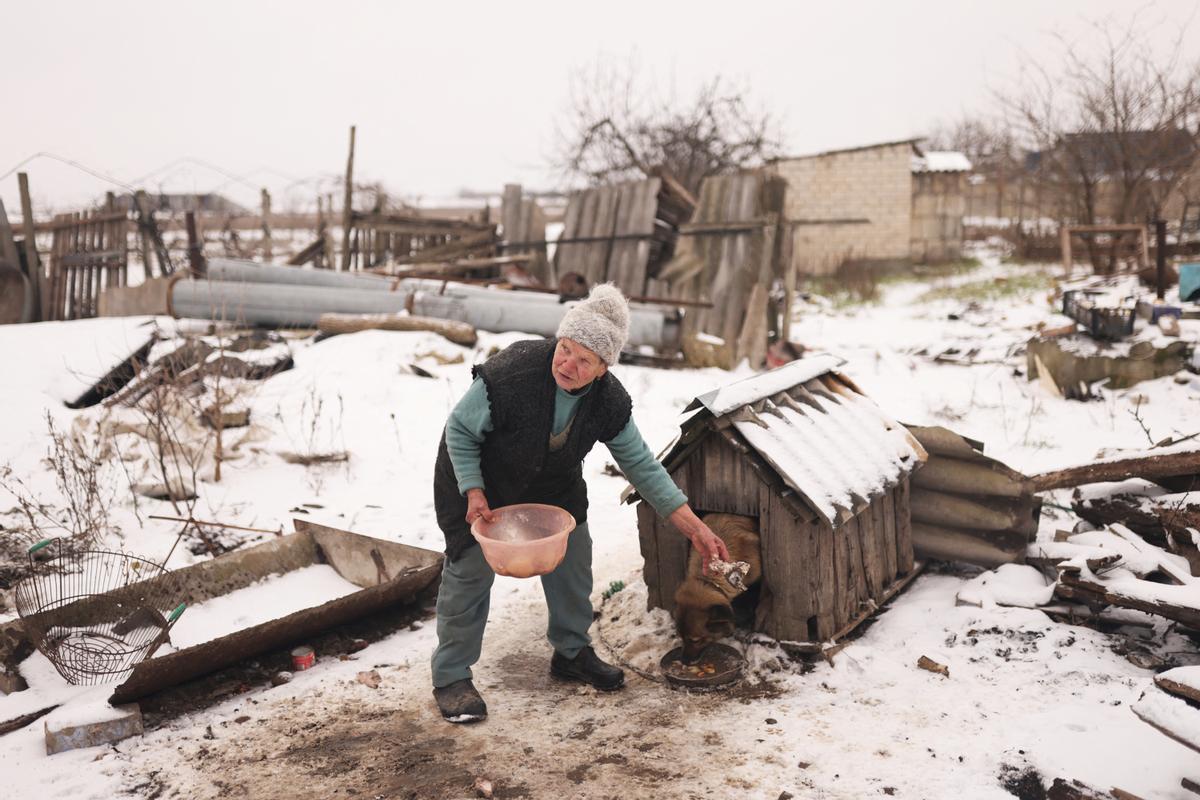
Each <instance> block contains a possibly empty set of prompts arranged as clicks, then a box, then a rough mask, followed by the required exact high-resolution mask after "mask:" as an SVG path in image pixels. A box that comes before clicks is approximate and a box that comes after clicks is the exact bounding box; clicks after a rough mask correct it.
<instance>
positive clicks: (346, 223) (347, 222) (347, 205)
mask: <svg viewBox="0 0 1200 800" xmlns="http://www.w3.org/2000/svg"><path fill="white" fill-rule="evenodd" d="M353 222H354V126H353V125H351V126H350V154H349V155H348V156H347V157H346V189H345V193H344V194H343V195H342V262H341V267H340V269H341V270H342V271H343V272H345V271H347V270H349V269H350V229H351V228H352V227H353Z"/></svg>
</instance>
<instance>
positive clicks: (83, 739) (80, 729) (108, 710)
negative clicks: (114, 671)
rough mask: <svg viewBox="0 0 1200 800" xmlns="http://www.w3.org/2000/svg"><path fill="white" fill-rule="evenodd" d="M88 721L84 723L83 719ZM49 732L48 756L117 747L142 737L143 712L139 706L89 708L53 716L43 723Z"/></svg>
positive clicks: (94, 705) (47, 741) (131, 704)
mask: <svg viewBox="0 0 1200 800" xmlns="http://www.w3.org/2000/svg"><path fill="white" fill-rule="evenodd" d="M81 716H82V717H84V719H82V720H81V719H80V717H81ZM43 725H44V727H45V731H46V755H54V754H55V753H61V752H63V751H65V750H75V749H77V748H80V747H95V746H96V745H101V744H113V743H115V742H119V741H122V740H123V739H128V738H129V737H130V736H140V735H141V734H142V712H141V709H139V708H138V706H137V703H128V704H125V705H114V706H109V705H107V704H104V705H97V704H92V705H87V706H84V707H83V708H82V709H79V708H72V709H71V710H70V712H69V713H68V711H67V709H65V708H64V709H61V710H60V711H59V713H58V714H55V713H54V712H51V714H50V715H49V716H48V717H47V718H46V721H45V722H44V723H43Z"/></svg>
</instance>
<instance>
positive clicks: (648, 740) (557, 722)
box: [126, 585, 783, 800]
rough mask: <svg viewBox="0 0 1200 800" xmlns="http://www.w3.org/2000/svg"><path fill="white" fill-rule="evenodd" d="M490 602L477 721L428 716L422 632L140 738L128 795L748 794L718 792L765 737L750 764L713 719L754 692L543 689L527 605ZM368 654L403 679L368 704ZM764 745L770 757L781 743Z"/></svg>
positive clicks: (522, 594) (530, 592)
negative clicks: (485, 790) (485, 787)
mask: <svg viewBox="0 0 1200 800" xmlns="http://www.w3.org/2000/svg"><path fill="white" fill-rule="evenodd" d="M497 592H498V593H499V594H501V597H500V598H495V595H494V599H500V601H501V602H499V603H496V604H495V605H494V608H496V606H498V607H499V609H498V610H497V611H494V612H493V618H492V620H491V622H490V623H489V626H488V633H487V638H486V640H485V647H484V655H483V659H482V660H481V662H480V664H479V665H477V667H476V670H475V675H476V685H477V686H478V687H479V689H480V692H481V693H482V694H483V696H484V698H485V699H486V700H487V702H488V707H489V719H488V720H487V721H485V722H483V723H481V724H477V725H450V724H448V723H446V722H445V721H443V720H442V719H441V717H440V715H439V714H438V712H437V708H436V706H435V705H434V703H433V698H432V694H431V691H430V679H429V668H428V663H427V661H428V653H429V651H430V649H431V647H432V643H433V635H432V634H433V631H432V628H433V624H432V621H430V623H429V624H427V625H426V627H425V629H423V630H422V631H421V632H420V633H418V634H413V633H408V632H404V633H400V634H397V635H396V636H395V637H393V638H392V639H391V640H385V641H384V642H381V643H380V644H378V645H375V646H373V647H372V648H371V649H369V650H367V651H364V652H363V653H362V654H360V656H361V659H360V660H359V661H357V662H355V663H354V664H340V665H335V666H334V667H333V668H332V669H331V670H330V671H329V672H328V673H327V674H325V675H322V676H320V678H319V680H312V679H313V678H316V677H317V676H315V675H311V674H305V675H302V676H299V677H298V678H297V681H296V682H294V683H293V684H291V685H289V686H288V687H286V688H285V689H283V690H259V691H255V692H252V693H249V694H247V695H243V696H242V698H240V699H239V700H237V701H231V702H229V703H227V704H225V705H222V706H217V707H215V708H213V709H210V710H209V711H207V712H204V713H203V714H198V715H196V717H195V718H193V719H179V720H175V721H173V722H172V723H171V724H169V725H167V726H164V727H163V728H162V729H160V730H158V731H155V732H153V733H151V734H149V735H147V736H146V737H145V739H144V740H143V741H142V742H139V743H137V744H134V745H132V746H131V747H130V748H129V751H128V752H127V753H126V757H127V758H129V760H130V761H131V762H132V763H131V765H130V770H129V772H130V774H131V777H130V779H129V781H128V782H127V786H128V787H129V790H130V794H131V795H133V796H139V797H145V798H175V797H180V798H189V799H190V798H197V799H198V800H216V799H217V798H220V799H221V800H228V798H237V797H249V798H255V799H256V800H258V799H259V798H263V799H264V800H268V799H270V798H294V797H297V796H305V797H314V798H341V797H366V798H373V799H374V798H379V799H380V800H383V799H384V798H386V799H388V800H390V799H391V798H462V797H474V796H476V793H475V791H474V784H475V781H476V779H477V778H484V779H487V780H490V781H492V783H493V784H494V786H495V794H494V796H495V797H497V798H518V797H529V798H545V797H554V798H564V799H565V798H609V797H612V798H617V797H655V798H692V797H705V796H712V797H725V796H728V795H729V794H730V791H731V788H740V789H741V790H742V791H745V790H746V789H748V788H750V787H751V785H752V784H750V783H749V782H747V781H745V780H740V779H736V778H728V779H727V778H726V776H727V775H738V774H739V769H738V765H739V764H742V765H744V764H745V763H746V761H747V760H749V759H751V758H752V757H761V755H762V754H761V750H762V745H763V744H764V743H767V739H768V738H769V737H768V735H767V733H766V732H764V734H763V736H762V737H760V738H759V739H758V740H757V741H754V740H752V741H751V744H752V745H753V749H757V750H759V751H760V753H757V754H753V755H752V753H751V752H749V751H746V750H745V749H744V748H743V747H742V746H741V745H738V744H732V743H731V742H729V741H726V737H725V736H723V735H722V730H724V729H726V728H727V727H728V725H729V724H732V723H730V722H729V721H728V720H727V721H726V722H724V723H723V722H722V719H721V718H722V717H723V716H725V715H726V714H727V713H732V714H743V715H744V713H745V709H744V707H743V705H742V702H746V703H749V702H751V700H752V698H754V697H761V696H762V695H763V693H764V689H763V688H762V687H761V686H760V687H758V688H744V687H740V688H737V689H734V690H732V691H730V692H725V693H720V694H689V693H683V692H677V691H673V690H671V689H668V688H667V687H665V686H664V685H662V684H660V683H656V682H653V681H650V680H646V679H644V678H641V677H638V676H637V675H635V674H633V673H632V672H628V673H627V685H626V687H625V688H624V689H622V690H620V691H617V692H612V693H602V692H597V691H596V690H594V689H592V688H591V687H586V686H582V685H580V684H576V683H566V682H562V681H559V680H557V679H554V678H552V677H551V676H550V674H549V656H550V648H549V645H548V644H546V643H545V640H544V637H543V635H542V630H543V628H544V626H545V612H544V606H543V604H542V600H541V597H540V590H537V589H535V588H534V586H532V585H520V586H516V587H513V588H512V589H510V590H508V591H506V590H505V587H502V586H498V587H497ZM631 600H632V598H631ZM639 602H640V603H641V604H643V606H642V607H643V608H644V599H641V600H640V601H639ZM595 633H596V629H595V628H594V629H593V634H594V635H595ZM376 647H378V648H381V649H382V651H383V653H382V654H383V657H385V658H387V657H390V656H391V655H398V656H400V658H398V659H397V661H406V662H407V663H404V664H401V665H398V666H386V667H379V668H378V671H379V673H380V675H381V677H382V683H381V685H380V687H379V688H378V689H370V688H368V687H366V686H363V685H361V684H359V683H357V681H356V680H355V679H354V676H355V674H356V670H359V669H367V668H369V667H370V666H371V665H372V663H374V662H372V660H371V659H372V658H376V659H377V660H378V655H379V654H378V653H377V652H373V651H374V650H375V648H376ZM597 648H598V650H599V652H600V653H601V654H602V655H605V656H607V655H608V654H607V652H606V651H605V650H604V649H603V647H602V646H601V645H600V644H599V643H598V642H597ZM300 681H307V684H305V685H304V686H303V688H300V687H298V686H297V684H299V683H300ZM767 692H768V693H769V690H767ZM238 720H241V721H240V722H239V721H238ZM773 733H774V734H776V739H775V740H774V741H776V742H777V741H779V740H781V739H782V738H783V737H782V736H778V734H780V733H781V731H779V730H776V731H774V732H773ZM772 749H774V748H772ZM714 764H720V765H722V768H721V769H714V768H713V766H712V765H714ZM778 794H779V792H778V791H775V792H774V794H772V795H771V796H772V797H776V796H778Z"/></svg>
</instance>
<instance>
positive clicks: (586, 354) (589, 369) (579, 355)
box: [550, 339, 608, 392]
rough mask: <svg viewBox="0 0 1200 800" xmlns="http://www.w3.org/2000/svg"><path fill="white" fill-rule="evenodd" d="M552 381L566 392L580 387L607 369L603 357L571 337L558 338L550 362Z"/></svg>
mask: <svg viewBox="0 0 1200 800" xmlns="http://www.w3.org/2000/svg"><path fill="white" fill-rule="evenodd" d="M550 371H551V372H552V373H553V374H554V382H555V383H557V384H558V388H560V389H563V390H565V391H568V392H573V391H575V390H576V389H582V388H583V387H584V386H587V385H588V384H589V383H591V382H592V381H594V380H596V378H599V377H600V376H601V375H603V374H604V373H605V372H607V371H608V364H605V363H604V359H602V358H600V356H598V355H596V354H595V353H593V352H592V351H591V350H588V349H587V348H586V347H584V346H583V345H581V344H580V343H579V342H576V341H574V340H572V339H559V340H558V344H557V345H555V347H554V360H553V361H552V362H551V364H550Z"/></svg>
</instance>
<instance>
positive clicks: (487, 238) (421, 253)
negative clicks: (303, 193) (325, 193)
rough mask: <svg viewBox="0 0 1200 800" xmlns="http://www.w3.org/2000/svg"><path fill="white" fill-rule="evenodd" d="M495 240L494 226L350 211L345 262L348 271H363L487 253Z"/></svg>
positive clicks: (463, 221) (494, 243)
mask: <svg viewBox="0 0 1200 800" xmlns="http://www.w3.org/2000/svg"><path fill="white" fill-rule="evenodd" d="M497 241H499V239H498V237H497V236H496V226H495V225H493V224H491V223H487V222H472V221H470V220H461V219H440V218H437V217H424V216H419V215H416V214H400V213H395V212H384V211H372V212H361V211H354V212H352V213H351V214H350V233H349V241H348V246H349V248H350V249H349V256H348V258H347V261H346V263H348V265H349V269H351V270H365V269H371V268H373V267H379V266H382V265H400V264H412V263H415V262H421V261H441V260H446V259H448V258H451V257H454V258H457V257H462V256H465V255H468V254H471V255H475V254H479V253H486V254H490V253H491V252H492V251H493V249H494V248H495V245H496V242H497Z"/></svg>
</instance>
